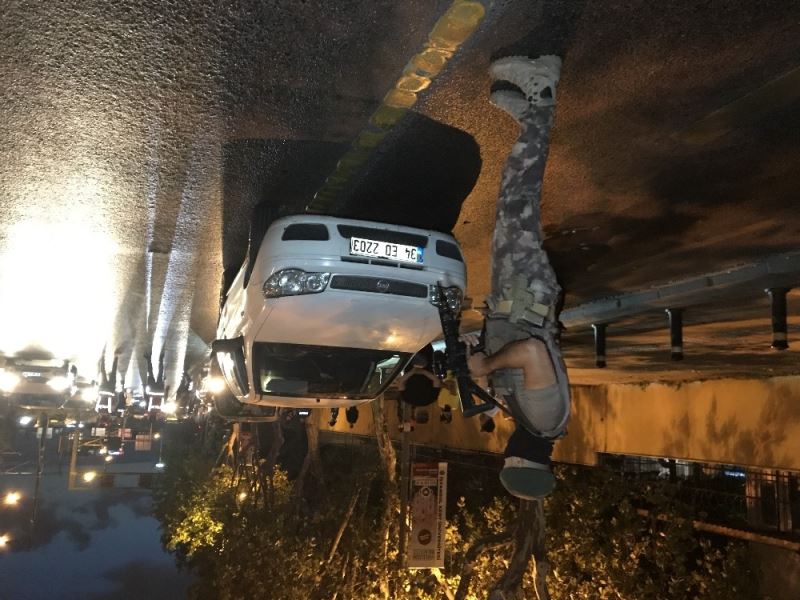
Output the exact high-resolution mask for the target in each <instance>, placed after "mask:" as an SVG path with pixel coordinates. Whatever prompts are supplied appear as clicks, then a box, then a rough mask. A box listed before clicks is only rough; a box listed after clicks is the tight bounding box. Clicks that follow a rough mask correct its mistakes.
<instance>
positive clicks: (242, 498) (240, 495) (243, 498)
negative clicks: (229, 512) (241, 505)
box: [239, 492, 247, 502]
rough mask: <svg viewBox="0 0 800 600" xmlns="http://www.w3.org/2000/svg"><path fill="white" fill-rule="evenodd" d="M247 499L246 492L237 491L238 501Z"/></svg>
mask: <svg viewBox="0 0 800 600" xmlns="http://www.w3.org/2000/svg"><path fill="white" fill-rule="evenodd" d="M246 499H247V492H239V502H243V501H244V500H246Z"/></svg>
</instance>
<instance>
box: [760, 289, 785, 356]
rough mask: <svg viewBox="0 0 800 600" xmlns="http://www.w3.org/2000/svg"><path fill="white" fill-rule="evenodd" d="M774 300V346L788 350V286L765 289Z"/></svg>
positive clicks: (776, 348) (777, 348)
mask: <svg viewBox="0 0 800 600" xmlns="http://www.w3.org/2000/svg"><path fill="white" fill-rule="evenodd" d="M765 291H766V292H767V294H769V297H770V300H771V301H772V347H773V348H774V349H775V350H786V349H787V348H788V347H789V340H788V338H787V335H786V334H787V326H786V294H787V293H788V292H789V289H788V288H768V289H767V290H765Z"/></svg>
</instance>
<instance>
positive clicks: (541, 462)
mask: <svg viewBox="0 0 800 600" xmlns="http://www.w3.org/2000/svg"><path fill="white" fill-rule="evenodd" d="M560 68H561V61H560V59H559V58H558V57H556V56H542V57H539V58H537V59H534V60H531V59H528V58H525V57H509V58H504V59H501V60H498V61H495V62H494V63H493V64H492V66H491V68H490V75H491V76H492V79H493V80H495V81H503V82H507V83H509V84H511V86H513V88H514V89H505V90H501V91H496V92H494V93H493V94H492V95H491V101H492V103H493V104H495V105H496V106H498V107H499V108H502V109H503V110H505V111H506V112H507V113H509V114H510V115H511V116H512V117H513V118H514V119H515V120H516V121H517V122H518V123H519V125H520V135H519V138H518V139H517V141H516V143H515V144H514V146H513V147H512V149H511V153H510V155H509V157H508V160H507V162H506V166H505V170H504V172H503V179H502V183H501V187H500V195H499V197H498V200H497V216H496V223H495V229H494V238H493V242H492V288H491V294H490V296H489V298H488V299H487V305H488V308H487V315H486V335H485V347H486V352H485V353H475V354H473V355H472V356H471V357H470V359H469V366H470V370H471V372H472V375H473V376H475V377H482V376H488V377H489V380H490V382H491V386H492V388H493V389H494V392H495V395H496V396H498V397H499V398H500V399H501V400H502V401H504V403H505V404H506V405H507V406H508V408H509V409H510V411H511V413H512V414H513V416H514V419H515V421H516V423H517V429H516V431H515V432H514V434H513V435H512V436H511V439H510V440H509V443H508V447H507V449H506V453H505V454H506V460H505V466H504V468H503V470H502V472H501V474H500V479H501V481H502V482H503V484H504V485H505V487H506V489H508V491H509V492H510V493H512V494H514V495H515V496H518V497H522V498H528V499H531V498H540V497H543V496H545V495H547V494H548V493H549V492H550V491H551V490H552V488H553V486H554V484H555V478H554V477H553V474H552V472H551V470H550V455H551V453H552V450H553V441H554V440H556V439H558V438H560V437H562V436H563V435H564V434H565V432H566V426H567V422H568V420H569V416H570V395H569V382H568V380H567V373H566V368H565V367H564V363H563V360H562V357H561V349H560V346H559V322H558V309H559V303H560V297H561V287H560V286H559V284H558V281H557V279H556V275H555V272H554V271H553V268H552V266H551V265H550V261H549V259H548V257H547V253H546V252H545V250H544V249H543V248H542V241H543V234H542V230H541V222H540V214H541V213H540V203H541V191H542V181H543V178H544V168H545V162H546V160H547V152H548V148H549V140H550V130H551V128H552V126H553V116H554V112H555V91H556V84H557V82H558V77H559V73H560Z"/></svg>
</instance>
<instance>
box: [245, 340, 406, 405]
mask: <svg viewBox="0 0 800 600" xmlns="http://www.w3.org/2000/svg"><path fill="white" fill-rule="evenodd" d="M410 358H411V354H410V353H407V352H394V351H391V350H368V349H363V348H340V347H334V346H304V345H300V344H272V343H268V342H256V343H254V344H253V381H254V382H255V383H256V386H257V387H258V393H259V394H261V395H272V396H294V397H298V398H326V399H342V400H344V399H347V400H366V399H371V398H374V397H375V396H377V395H378V394H380V393H381V391H383V389H384V388H385V387H386V386H388V385H389V383H391V381H392V380H393V379H394V378H395V375H397V374H398V373H399V372H400V371H401V369H402V368H403V367H404V366H405V365H406V363H407V362H408V361H409V359H410Z"/></svg>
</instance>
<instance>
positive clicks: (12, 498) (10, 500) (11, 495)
mask: <svg viewBox="0 0 800 600" xmlns="http://www.w3.org/2000/svg"><path fill="white" fill-rule="evenodd" d="M20 498H22V494H20V493H19V492H8V493H7V494H6V497H5V498H3V504H5V505H6V506H16V505H17V504H19V500H20Z"/></svg>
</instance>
